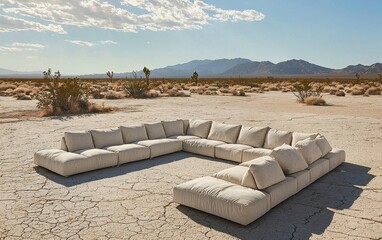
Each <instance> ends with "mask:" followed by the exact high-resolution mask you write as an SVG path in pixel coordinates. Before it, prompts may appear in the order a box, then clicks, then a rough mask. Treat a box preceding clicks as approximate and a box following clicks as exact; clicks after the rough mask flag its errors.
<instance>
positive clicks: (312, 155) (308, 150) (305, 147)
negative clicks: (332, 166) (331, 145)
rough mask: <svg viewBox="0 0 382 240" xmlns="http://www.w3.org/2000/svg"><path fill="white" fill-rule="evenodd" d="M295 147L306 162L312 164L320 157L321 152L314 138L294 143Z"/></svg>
mask: <svg viewBox="0 0 382 240" xmlns="http://www.w3.org/2000/svg"><path fill="white" fill-rule="evenodd" d="M295 148H297V149H298V151H299V152H300V153H301V155H302V156H303V157H304V159H305V161H306V162H307V163H308V164H312V163H314V162H315V161H317V160H318V159H320V158H321V156H322V152H321V149H320V148H319V147H318V145H317V144H316V142H315V141H314V140H310V139H305V140H302V141H299V142H297V143H296V144H295Z"/></svg>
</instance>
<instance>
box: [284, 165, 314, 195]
mask: <svg viewBox="0 0 382 240" xmlns="http://www.w3.org/2000/svg"><path fill="white" fill-rule="evenodd" d="M287 177H292V178H295V179H296V180H297V191H298V192H299V191H301V190H302V189H304V188H305V187H307V186H309V184H310V172H309V170H302V171H299V172H296V173H293V174H290V175H288V176H287Z"/></svg>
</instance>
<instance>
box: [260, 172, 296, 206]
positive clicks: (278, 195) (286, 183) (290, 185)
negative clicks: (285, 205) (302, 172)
mask: <svg viewBox="0 0 382 240" xmlns="http://www.w3.org/2000/svg"><path fill="white" fill-rule="evenodd" d="M262 191H263V192H266V193H268V194H269V195H270V199H271V208H273V207H274V206H276V205H277V204H279V203H281V202H282V201H284V200H285V199H287V198H289V197H291V196H293V195H294V194H296V193H297V179H295V178H292V177H286V178H285V180H283V181H281V182H279V183H276V184H274V185H272V186H270V187H268V188H266V189H263V190H262Z"/></svg>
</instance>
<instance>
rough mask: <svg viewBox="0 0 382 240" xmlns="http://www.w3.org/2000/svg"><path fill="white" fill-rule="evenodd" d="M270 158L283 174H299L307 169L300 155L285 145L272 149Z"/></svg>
mask: <svg viewBox="0 0 382 240" xmlns="http://www.w3.org/2000/svg"><path fill="white" fill-rule="evenodd" d="M270 156H271V157H274V158H275V159H276V160H277V162H278V163H279V164H280V167H281V169H282V170H283V172H284V173H285V174H292V173H295V172H299V171H302V170H304V169H306V168H307V167H308V164H307V163H306V161H305V159H304V158H303V157H302V155H301V153H300V152H299V151H298V150H297V149H295V148H293V147H292V146H290V145H287V144H283V145H281V146H280V147H277V148H275V149H273V151H272V153H271V155H270Z"/></svg>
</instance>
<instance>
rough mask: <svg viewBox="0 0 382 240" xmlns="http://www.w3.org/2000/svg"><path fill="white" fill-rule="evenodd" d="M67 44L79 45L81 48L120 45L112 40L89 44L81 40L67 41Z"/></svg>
mask: <svg viewBox="0 0 382 240" xmlns="http://www.w3.org/2000/svg"><path fill="white" fill-rule="evenodd" d="M65 41H66V42H69V43H72V44H75V45H79V46H85V47H94V46H97V45H108V44H118V43H117V42H114V41H112V40H103V41H98V42H88V41H81V40H65Z"/></svg>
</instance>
